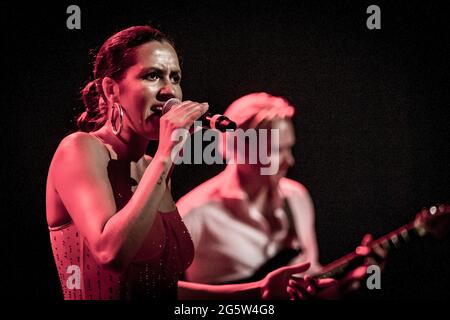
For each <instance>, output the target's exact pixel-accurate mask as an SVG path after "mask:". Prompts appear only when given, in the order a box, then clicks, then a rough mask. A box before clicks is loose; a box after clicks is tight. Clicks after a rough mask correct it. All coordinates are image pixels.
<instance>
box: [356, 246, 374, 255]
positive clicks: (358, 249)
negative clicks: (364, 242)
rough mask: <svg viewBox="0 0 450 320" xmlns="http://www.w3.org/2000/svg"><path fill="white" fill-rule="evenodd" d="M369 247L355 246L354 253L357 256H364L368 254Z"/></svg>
mask: <svg viewBox="0 0 450 320" xmlns="http://www.w3.org/2000/svg"><path fill="white" fill-rule="evenodd" d="M370 251H371V249H370V248H369V247H367V246H358V247H356V250H355V253H356V254H357V255H358V256H361V257H365V256H367V255H369V254H370Z"/></svg>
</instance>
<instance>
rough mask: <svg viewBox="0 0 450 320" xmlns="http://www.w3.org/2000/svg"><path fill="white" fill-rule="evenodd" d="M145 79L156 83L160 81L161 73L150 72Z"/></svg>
mask: <svg viewBox="0 0 450 320" xmlns="http://www.w3.org/2000/svg"><path fill="white" fill-rule="evenodd" d="M144 78H145V79H147V80H151V81H155V80H158V79H159V73H158V72H150V73H148V74H146V75H145V76H144Z"/></svg>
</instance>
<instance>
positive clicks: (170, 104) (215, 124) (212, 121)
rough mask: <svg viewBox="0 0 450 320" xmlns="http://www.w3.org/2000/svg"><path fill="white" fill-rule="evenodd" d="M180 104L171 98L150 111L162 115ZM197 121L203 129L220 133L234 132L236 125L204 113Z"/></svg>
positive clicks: (221, 117) (220, 117)
mask: <svg viewBox="0 0 450 320" xmlns="http://www.w3.org/2000/svg"><path fill="white" fill-rule="evenodd" d="M181 103H182V102H181V101H180V100H179V99H177V98H172V99H169V100H167V101H166V102H165V103H164V105H163V106H162V107H156V108H153V109H152V110H153V111H154V112H157V113H160V114H161V115H164V114H166V113H167V112H169V111H170V110H171V109H172V108H174V107H176V106H178V105H180V104H181ZM197 120H199V121H201V122H202V126H203V127H205V128H212V129H217V130H219V131H222V132H225V131H226V130H227V129H232V130H236V123H235V122H233V121H231V120H230V119H228V118H227V117H226V116H224V115H221V114H215V115H212V114H210V113H209V112H205V113H203V114H202V115H201V116H200V117H199V118H198V119H197Z"/></svg>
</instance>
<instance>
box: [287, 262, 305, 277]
mask: <svg viewBox="0 0 450 320" xmlns="http://www.w3.org/2000/svg"><path fill="white" fill-rule="evenodd" d="M310 266H311V263H309V262H304V263H298V264H294V265H292V266H287V267H283V271H285V272H288V273H290V274H295V273H302V272H305V271H306V270H308V269H309V267H310Z"/></svg>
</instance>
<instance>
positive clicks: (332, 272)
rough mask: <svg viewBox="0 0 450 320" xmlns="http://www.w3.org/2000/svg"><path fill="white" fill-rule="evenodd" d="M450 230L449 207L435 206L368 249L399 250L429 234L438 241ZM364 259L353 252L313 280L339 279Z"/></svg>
mask: <svg viewBox="0 0 450 320" xmlns="http://www.w3.org/2000/svg"><path fill="white" fill-rule="evenodd" d="M449 229H450V205H436V206H432V207H430V208H429V209H425V208H424V209H422V210H421V211H420V212H419V213H418V214H417V215H416V218H415V219H414V221H411V222H410V223H408V224H406V225H404V226H402V227H400V228H398V229H396V230H394V231H392V232H390V233H388V234H386V235H384V236H382V237H380V238H378V239H376V240H373V241H372V242H371V243H370V244H369V247H370V248H371V249H374V248H375V247H376V246H380V247H382V248H383V249H385V250H386V251H388V250H391V249H393V248H394V249H395V248H399V247H400V246H402V245H404V244H406V243H409V242H410V241H412V240H413V239H417V238H421V237H423V236H425V235H427V234H430V235H432V236H434V237H436V238H438V239H441V238H443V237H444V236H445V235H446V233H447V232H448V231H449ZM364 259H365V257H363V256H361V255H358V254H357V253H355V252H352V253H349V254H347V255H345V256H343V257H342V258H340V259H338V260H336V261H334V262H332V263H330V264H328V265H326V266H325V267H324V268H323V269H322V271H321V273H320V274H318V275H315V276H314V278H316V279H321V278H334V279H340V278H342V277H343V276H344V275H345V274H346V273H347V272H349V271H351V270H353V269H355V268H356V267H358V266H361V265H362V263H363V261H364Z"/></svg>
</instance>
